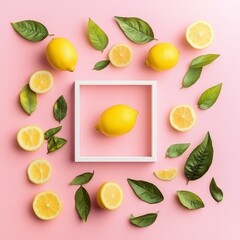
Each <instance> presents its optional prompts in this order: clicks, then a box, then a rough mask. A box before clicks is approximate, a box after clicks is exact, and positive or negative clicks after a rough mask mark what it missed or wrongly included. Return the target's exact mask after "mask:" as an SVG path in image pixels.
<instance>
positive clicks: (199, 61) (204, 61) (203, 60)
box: [190, 54, 220, 68]
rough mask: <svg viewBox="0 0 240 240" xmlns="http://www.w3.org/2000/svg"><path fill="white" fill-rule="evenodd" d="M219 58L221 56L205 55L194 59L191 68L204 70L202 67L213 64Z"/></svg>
mask: <svg viewBox="0 0 240 240" xmlns="http://www.w3.org/2000/svg"><path fill="white" fill-rule="evenodd" d="M219 56H220V55H219V54H205V55H201V56H199V57H196V58H194V59H193V60H192V61H191V64H190V67H191V68H202V67H204V66H206V65H208V64H210V63H212V62H213V61H214V60H215V59H217V58H218V57H219Z"/></svg>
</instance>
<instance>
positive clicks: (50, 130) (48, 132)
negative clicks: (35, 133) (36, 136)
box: [44, 126, 62, 140]
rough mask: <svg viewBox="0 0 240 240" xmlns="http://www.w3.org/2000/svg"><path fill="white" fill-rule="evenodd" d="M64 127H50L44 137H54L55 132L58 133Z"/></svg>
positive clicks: (46, 138)
mask: <svg viewBox="0 0 240 240" xmlns="http://www.w3.org/2000/svg"><path fill="white" fill-rule="evenodd" d="M61 129H62V126H59V127H55V128H50V129H48V130H47V131H46V132H45V133H44V139H45V140H48V139H49V138H51V137H53V136H54V135H55V134H57V133H58V132H59V131H60V130H61Z"/></svg>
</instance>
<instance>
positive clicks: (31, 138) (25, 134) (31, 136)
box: [17, 126, 44, 151]
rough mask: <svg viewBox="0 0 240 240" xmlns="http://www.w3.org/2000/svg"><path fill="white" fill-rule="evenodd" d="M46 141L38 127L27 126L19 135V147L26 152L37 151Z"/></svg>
mask: <svg viewBox="0 0 240 240" xmlns="http://www.w3.org/2000/svg"><path fill="white" fill-rule="evenodd" d="M43 141H44V133H43V131H42V129H41V128H39V127H38V126H26V127H23V128H21V129H20V130H19V131H18V133H17V142H18V144H19V146H20V147H21V148H22V149H24V150H26V151H35V150H37V149H38V148H40V147H41V146H42V144H43Z"/></svg>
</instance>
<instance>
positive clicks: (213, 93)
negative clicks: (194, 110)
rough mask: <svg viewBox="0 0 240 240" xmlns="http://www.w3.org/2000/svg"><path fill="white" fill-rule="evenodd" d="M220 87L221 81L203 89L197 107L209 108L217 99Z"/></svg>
mask: <svg viewBox="0 0 240 240" xmlns="http://www.w3.org/2000/svg"><path fill="white" fill-rule="evenodd" d="M221 89H222V83H220V84H218V85H216V86H213V87H211V88H209V89H207V90H206V91H204V92H203V93H202V94H201V96H200V98H199V100H198V107H199V108H201V109H203V110H206V109H209V108H210V107H211V106H212V105H213V104H214V103H215V102H216V101H217V99H218V96H219V94H220V92H221Z"/></svg>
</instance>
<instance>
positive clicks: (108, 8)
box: [0, 0, 240, 240]
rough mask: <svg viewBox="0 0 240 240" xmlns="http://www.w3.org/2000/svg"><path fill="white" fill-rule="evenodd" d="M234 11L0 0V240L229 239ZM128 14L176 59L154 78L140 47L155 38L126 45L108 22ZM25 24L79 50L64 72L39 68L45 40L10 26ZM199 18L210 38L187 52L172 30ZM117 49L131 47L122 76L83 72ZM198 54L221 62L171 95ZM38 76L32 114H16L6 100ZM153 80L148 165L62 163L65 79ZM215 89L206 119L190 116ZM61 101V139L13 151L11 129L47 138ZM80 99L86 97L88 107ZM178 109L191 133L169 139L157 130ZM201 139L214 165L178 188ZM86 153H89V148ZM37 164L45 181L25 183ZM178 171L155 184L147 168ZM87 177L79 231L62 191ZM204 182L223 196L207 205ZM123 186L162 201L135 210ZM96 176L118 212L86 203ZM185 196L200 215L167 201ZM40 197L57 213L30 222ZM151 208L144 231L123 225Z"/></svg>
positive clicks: (200, 5)
mask: <svg viewBox="0 0 240 240" xmlns="http://www.w3.org/2000/svg"><path fill="white" fill-rule="evenodd" d="M239 7H240V6H239V4H238V1H237V0H229V1H218V0H211V1H208V0H202V1H192V0H183V1H162V0H148V1H139V0H131V1H126V0H121V1H120V0H116V1H107V0H101V1H93V0H88V1H79V0H72V1H67V2H66V1H57V0H52V1H49V0H48V1H47V0H42V1H39V2H36V1H30V0H22V1H13V0H8V1H4V0H2V1H1V2H0V9H1V14H0V23H1V40H0V41H1V44H0V52H1V58H0V66H1V88H0V91H1V94H0V96H1V101H0V104H1V105H0V106H1V112H2V114H1V115H2V117H1V123H2V124H1V125H2V127H1V135H0V138H1V140H0V143H1V147H0V148H1V174H0V182H1V198H0V199H1V200H0V203H1V204H0V212H1V220H0V221H1V224H0V238H1V239H7V240H13V239H17V238H20V239H25V240H30V239H36V240H38V239H39V240H40V239H71V240H76V239H87V238H88V239H96V238H100V239H106V240H110V239H115V240H120V239H123V238H124V239H129V240H130V239H139V240H144V239H152V240H157V239H170V240H175V239H195V240H200V239H201V240H202V239H218V240H225V239H232V240H237V239H239V238H240V231H239V222H240V214H239V212H240V204H239V202H240V192H239V178H238V176H239V167H240V162H239V159H240V151H239V141H238V137H239V130H240V128H239V126H240V125H239V117H240V110H239V109H240V107H239V103H238V100H237V99H239V88H240V85H239V79H238V76H239V71H238V69H239V66H238V65H239V53H240V52H239V37H240V30H239V27H238V25H239V24H238V23H239V21H240V19H239V16H240V15H239V11H238V9H239ZM115 15H118V16H137V17H140V18H142V19H145V20H146V21H147V22H148V23H149V24H150V25H151V26H152V28H153V30H154V32H155V36H156V38H158V39H159V41H168V42H172V43H173V44H175V45H176V46H177V47H178V48H179V49H180V52H181V55H180V61H179V64H178V65H177V66H176V67H175V68H174V69H172V70H170V71H166V72H162V73H159V72H154V71H153V70H151V69H149V68H147V67H146V66H145V64H144V61H145V59H146V55H147V52H148V49H149V48H150V47H151V46H153V45H154V44H156V43H157V42H156V41H154V42H150V43H148V44H146V45H136V44H133V43H132V42H130V41H129V40H127V39H126V37H125V36H124V35H123V33H122V32H121V31H120V30H119V28H118V27H117V25H116V22H115V21H114V19H113V17H114V16H115ZM88 17H91V18H92V19H93V20H94V21H95V22H97V23H98V24H99V25H100V26H101V27H102V28H103V29H104V30H105V31H106V32H107V34H108V36H109V40H110V42H109V45H108V48H107V49H106V50H105V51H104V52H103V53H100V52H98V51H96V50H95V49H93V48H92V47H91V46H90V44H89V42H88V39H87V36H86V24H87V21H88ZM24 19H34V20H38V21H40V22H42V23H43V24H45V25H46V26H47V28H48V29H49V32H50V33H54V34H55V36H63V37H66V38H68V39H70V40H71V41H72V42H73V43H74V44H75V46H76V48H77V50H78V53H79V62H78V65H77V67H76V70H75V72H73V73H69V72H58V71H55V70H53V69H52V68H51V67H50V66H49V65H48V64H47V62H46V60H45V57H44V49H45V47H46V45H47V43H48V41H50V37H49V38H47V39H45V40H44V41H42V42H40V43H30V42H28V41H25V40H23V39H21V38H20V37H19V36H18V35H17V34H16V33H15V32H14V30H13V29H12V27H11V25H10V22H15V21H20V20H24ZM198 19H203V20H206V21H208V22H209V23H211V25H212V27H213V29H214V31H215V39H214V42H213V44H212V45H211V46H210V47H209V48H207V49H205V50H194V49H192V48H191V47H190V46H189V45H188V44H187V43H186V41H185V39H184V32H185V30H186V28H187V26H188V25H189V24H191V23H192V22H193V21H195V20H198ZM117 42H125V43H127V44H129V45H130V46H131V47H132V48H133V51H134V60H133V63H132V64H131V65H130V66H129V67H127V68H125V69H116V68H113V67H112V66H109V67H108V68H106V69H105V70H103V71H100V72H97V71H92V67H93V65H94V64H95V63H96V62H97V61H99V60H102V59H105V58H106V56H107V52H108V50H109V48H110V47H111V46H112V45H113V44H115V43H117ZM204 53H219V54H221V57H220V58H219V59H217V60H216V61H215V62H214V63H213V64H211V65H209V66H207V67H206V68H205V69H204V70H203V73H202V76H201V79H200V80H199V82H198V83H196V84H195V85H194V86H192V87H191V88H190V89H183V90H180V87H181V80H182V77H183V75H184V73H185V72H186V70H187V67H188V64H189V62H190V60H191V59H192V58H194V57H196V56H198V55H200V54H204ZM40 69H47V70H50V71H51V72H52V73H53V75H54V77H55V85H54V87H53V89H52V90H51V91H50V92H49V93H47V94H44V95H39V96H38V108H37V110H36V112H34V113H33V114H32V116H30V117H29V116H27V115H26V114H25V113H24V112H23V111H22V109H21V107H20V106H19V102H18V94H19V91H20V89H21V88H22V87H23V85H25V84H26V83H27V82H28V79H29V76H30V75H31V73H32V72H34V71H36V70H40ZM81 79H82V80H86V79H89V80H109V81H110V80H114V79H116V80H119V79H123V80H129V79H131V80H144V79H149V80H157V81H158V103H159V107H158V126H159V128H158V146H157V148H158V160H157V162H156V163H74V127H73V126H74V122H73V119H74V97H73V95H74V94H73V83H74V81H75V80H81ZM220 82H223V89H222V92H221V95H220V98H219V99H218V101H217V102H216V104H215V105H214V106H213V107H212V108H211V109H209V110H207V111H200V110H198V108H197V105H196V102H197V99H198V97H199V95H200V94H201V93H202V92H203V91H204V90H205V89H207V88H208V87H210V86H213V85H216V84H218V83H220ZM61 94H63V95H64V97H65V98H66V100H67V103H68V115H67V117H66V119H64V120H63V122H62V125H63V129H62V131H61V132H60V133H59V136H61V137H64V138H66V139H67V140H68V143H67V145H66V146H64V148H62V149H61V150H59V151H58V152H55V153H52V154H49V155H47V154H46V144H44V146H43V147H42V148H41V149H39V150H37V151H36V152H31V153H28V152H24V151H23V150H21V149H20V148H19V147H18V146H17V143H16V133H17V131H18V129H19V128H21V127H23V126H25V125H30V124H36V125H39V126H40V127H42V128H43V129H44V130H47V129H48V128H50V127H55V126H57V125H58V123H57V122H56V121H55V120H54V118H53V115H52V106H53V103H54V101H55V100H56V99H57V98H58V97H59V96H60V95H61ZM89 101H91V99H89ZM181 103H187V104H190V105H192V106H193V107H194V109H195V110H196V113H197V123H196V126H195V127H194V128H193V129H192V130H191V131H189V132H186V133H179V132H176V131H174V130H173V129H172V128H171V127H170V126H169V124H168V119H167V118H168V114H169V111H170V110H171V109H172V107H173V106H175V105H176V104H181ZM207 131H210V134H211V136H212V140H213V145H214V149H215V153H214V160H213V164H212V166H211V168H210V169H209V171H208V173H207V174H206V175H205V176H203V177H202V178H201V179H200V180H197V181H195V182H190V183H189V184H188V185H187V186H186V179H185V178H184V175H183V171H182V170H183V166H184V163H185V160H186V158H187V156H188V154H189V153H190V152H191V150H192V149H193V148H194V147H195V146H196V145H197V144H198V143H200V141H201V140H202V139H203V137H204V136H205V134H206V132H207ZM179 142H190V143H191V146H190V148H189V149H188V150H187V152H185V153H184V155H182V156H181V157H179V158H176V159H165V152H166V149H167V147H168V146H169V145H171V144H173V143H179ZM93 151H94V149H93ZM37 158H46V159H48V160H49V161H50V162H51V164H52V167H53V174H52V177H51V179H50V181H49V182H48V183H46V184H44V185H41V186H35V185H33V184H31V183H29V182H28V180H27V176H26V168H27V166H28V164H29V162H30V161H32V160H34V159H37ZM169 167H178V168H179V174H178V176H177V177H176V178H175V179H174V180H173V181H171V182H161V181H159V180H158V179H156V178H155V177H154V175H153V171H154V170H156V169H159V168H169ZM93 170H94V172H95V174H94V178H93V179H92V181H91V182H90V183H89V184H88V185H86V189H87V190H88V191H89V194H90V196H91V199H92V211H91V213H90V215H89V219H88V222H87V223H83V222H82V221H81V220H80V219H79V217H78V215H77V214H76V211H75V207H74V193H75V191H76V190H77V187H74V186H69V185H68V183H69V182H70V181H71V180H72V178H73V177H75V176H76V175H78V174H81V173H83V172H86V171H93ZM212 177H215V179H216V182H217V183H218V185H219V186H220V187H221V188H222V190H223V192H224V200H223V201H222V202H221V203H219V204H217V203H216V202H215V201H214V200H213V199H212V198H211V196H210V194H209V191H208V186H209V182H210V180H211V178H212ZM127 178H133V179H143V180H146V181H150V182H152V183H154V184H156V185H157V186H158V187H159V189H160V190H161V191H162V193H163V195H164V196H165V200H164V201H163V202H162V203H160V204H156V205H148V204H146V203H144V202H141V201H140V200H139V199H137V198H136V196H135V195H134V194H133V192H132V190H131V189H130V187H129V186H128V183H127V181H126V179H127ZM107 180H112V181H116V182H118V183H119V184H120V185H121V186H122V188H123V191H124V202H123V204H122V206H121V208H120V209H118V210H116V211H114V212H106V211H103V210H101V209H99V208H98V206H97V205H96V201H95V196H96V191H97V189H98V187H99V185H100V184H101V183H102V182H104V181H107ZM180 189H186V190H190V191H193V192H195V193H197V194H198V195H199V196H201V198H202V199H203V200H204V202H205V208H204V209H200V210H197V211H187V210H186V209H184V208H182V207H181V206H180V205H179V203H178V201H177V199H176V191H177V190H180ZM44 190H52V191H55V192H56V193H58V195H59V196H60V198H61V200H62V204H63V210H62V212H61V214H60V215H59V217H58V218H56V219H55V220H53V221H50V222H43V221H40V220H38V219H37V218H36V217H35V216H34V214H33V212H32V209H31V203H32V200H33V197H34V196H35V195H36V194H37V193H38V192H40V191H44ZM156 211H159V217H158V219H157V220H156V222H155V223H154V224H153V225H152V226H150V227H148V228H145V229H139V228H136V227H134V226H132V225H130V223H129V222H128V217H129V215H130V214H131V213H133V214H134V215H141V214H145V213H148V212H156Z"/></svg>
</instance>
